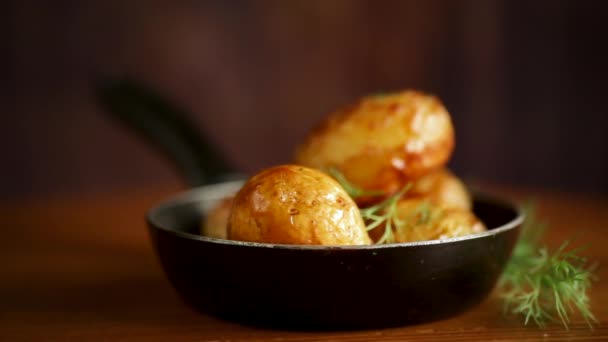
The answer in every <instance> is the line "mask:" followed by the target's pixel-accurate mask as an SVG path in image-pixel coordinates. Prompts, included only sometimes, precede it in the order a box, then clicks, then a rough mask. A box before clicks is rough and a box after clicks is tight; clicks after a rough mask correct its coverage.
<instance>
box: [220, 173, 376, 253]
mask: <svg viewBox="0 0 608 342" xmlns="http://www.w3.org/2000/svg"><path fill="white" fill-rule="evenodd" d="M228 238H229V239H233V240H241V241H252V242H266V243H279V244H302V245H364V244H370V243H371V240H370V238H369V235H368V234H367V232H366V229H365V225H364V223H363V219H362V218H361V215H360V213H359V209H358V208H357V205H356V204H355V202H354V201H353V200H352V199H351V198H350V197H349V196H348V194H347V193H346V192H345V191H344V189H342V187H341V186H340V185H339V184H338V183H337V182H336V181H335V180H334V179H333V178H331V177H330V176H328V175H326V174H324V173H323V172H321V171H318V170H314V169H310V168H307V167H304V166H298V165H281V166H276V167H272V168H269V169H266V170H263V171H262V172H260V173H258V174H257V175H255V176H253V177H252V178H250V179H249V180H248V181H247V183H245V185H244V186H243V188H242V189H241V190H240V191H239V192H238V193H237V195H236V197H235V199H234V204H233V206H232V210H231V213H230V217H229V219H228Z"/></svg>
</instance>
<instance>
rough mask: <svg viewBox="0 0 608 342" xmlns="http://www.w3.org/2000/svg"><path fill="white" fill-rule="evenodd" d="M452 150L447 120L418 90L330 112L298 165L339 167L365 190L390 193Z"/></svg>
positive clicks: (301, 152) (304, 147) (433, 166)
mask: <svg viewBox="0 0 608 342" xmlns="http://www.w3.org/2000/svg"><path fill="white" fill-rule="evenodd" d="M453 147H454V130H453V127H452V122H451V119H450V115H449V114H448V112H447V110H446V109H445V108H444V107H443V105H442V104H441V102H440V101H439V100H438V99H437V98H436V97H434V96H430V95H427V94H423V93H420V92H416V91H403V92H400V93H394V94H387V95H377V96H368V97H365V98H363V99H362V100H360V101H359V102H358V103H357V104H355V105H352V106H350V107H347V108H345V109H342V110H339V111H337V112H334V113H332V114H331V115H330V116H329V118H328V119H327V120H326V121H325V122H323V123H322V125H321V126H319V127H317V128H316V129H315V130H313V132H312V133H311V134H310V136H309V137H308V138H307V140H306V141H305V143H304V144H303V145H302V146H300V147H299V148H298V150H297V152H296V162H297V163H298V164H302V165H306V166H310V167H314V168H318V169H327V168H331V167H334V168H337V169H338V170H339V171H340V172H342V173H343V174H344V176H345V177H346V178H347V179H348V180H350V181H351V182H353V183H354V184H356V185H357V186H359V187H361V188H363V189H366V190H384V191H386V192H394V191H397V190H399V189H400V188H401V187H402V186H403V185H405V184H406V183H407V182H408V181H412V180H416V179H418V178H420V177H421V176H423V175H425V174H428V173H429V172H431V171H433V170H435V169H438V168H440V167H442V166H443V165H444V164H445V163H446V162H447V161H448V159H449V157H450V155H451V153H452V149H453Z"/></svg>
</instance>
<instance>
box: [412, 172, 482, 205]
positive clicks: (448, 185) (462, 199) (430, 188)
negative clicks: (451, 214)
mask: <svg viewBox="0 0 608 342" xmlns="http://www.w3.org/2000/svg"><path fill="white" fill-rule="evenodd" d="M406 197H408V198H409V197H425V198H427V199H428V200H429V201H431V203H433V204H435V205H439V206H441V207H443V208H448V209H449V208H454V209H463V210H471V196H470V195H469V192H468V191H467V188H466V187H465V186H464V184H463V183H462V181H460V179H458V178H457V177H456V176H454V174H452V173H451V172H450V171H449V170H448V169H440V170H437V171H434V172H432V173H430V174H428V175H426V176H423V177H421V178H420V179H418V180H417V181H415V182H413V183H412V188H411V189H410V190H409V191H408V192H407V194H406Z"/></svg>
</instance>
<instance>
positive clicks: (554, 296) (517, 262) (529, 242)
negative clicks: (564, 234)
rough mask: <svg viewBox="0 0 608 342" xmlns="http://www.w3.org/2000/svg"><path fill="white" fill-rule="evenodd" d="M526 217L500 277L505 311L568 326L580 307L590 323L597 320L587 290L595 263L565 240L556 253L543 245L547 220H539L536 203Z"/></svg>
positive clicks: (527, 320)
mask: <svg viewBox="0 0 608 342" xmlns="http://www.w3.org/2000/svg"><path fill="white" fill-rule="evenodd" d="M525 213H526V221H525V223H524V225H523V226H522V231H521V235H520V239H519V241H518V242H517V245H516V246H515V249H514V251H513V256H512V257H511V260H510V261H509V263H508V264H507V267H506V269H505V271H504V273H503V275H502V277H501V279H500V280H499V283H498V289H499V293H500V296H501V297H502V299H503V300H504V308H505V311H506V312H509V313H513V314H519V315H522V316H523V317H524V324H528V322H530V321H531V320H532V321H534V322H535V323H536V324H537V325H538V326H540V327H544V326H545V324H546V322H549V321H560V322H561V323H562V324H563V325H564V327H565V328H566V329H568V324H569V323H570V316H571V314H574V313H575V312H576V311H578V312H579V313H580V314H581V316H582V317H583V319H584V320H585V321H586V322H587V324H588V325H589V327H591V328H592V327H593V323H594V322H597V320H596V319H595V317H594V316H593V313H592V312H591V309H590V307H589V297H588V296H587V291H588V290H589V288H590V287H591V281H592V280H593V278H594V276H593V270H594V268H595V267H593V266H588V265H587V260H586V258H584V257H581V256H580V255H579V252H580V251H581V250H582V249H581V248H576V249H568V245H569V241H566V242H564V243H563V244H562V245H561V246H560V247H559V248H558V249H557V250H555V251H554V252H553V253H549V251H548V250H547V248H546V247H544V246H541V244H540V240H541V238H542V235H543V232H544V230H545V229H546V227H547V226H546V224H544V223H542V222H540V221H538V219H537V218H536V215H535V210H534V206H532V205H528V206H527V208H526V210H525Z"/></svg>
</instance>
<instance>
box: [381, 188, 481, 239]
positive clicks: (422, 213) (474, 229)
mask: <svg viewBox="0 0 608 342" xmlns="http://www.w3.org/2000/svg"><path fill="white" fill-rule="evenodd" d="M396 216H397V218H398V219H399V220H400V221H401V222H400V224H396V225H395V224H394V225H393V228H392V237H391V238H390V240H389V242H413V241H425V240H437V239H447V238H452V237H457V236H464V235H469V234H474V233H479V232H483V231H485V230H486V227H485V226H484V224H483V223H482V222H481V221H480V220H479V219H478V218H477V217H476V216H475V214H473V213H472V212H471V211H469V210H464V209H458V208H445V207H442V206H438V205H434V204H432V203H431V202H430V201H429V200H428V199H426V198H406V199H401V200H400V201H399V202H398V203H397V215H396ZM384 233H385V227H384V226H383V227H378V228H376V229H374V230H372V231H371V232H370V236H371V237H372V239H373V240H374V241H378V240H379V239H381V237H382V236H383V234H384Z"/></svg>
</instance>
